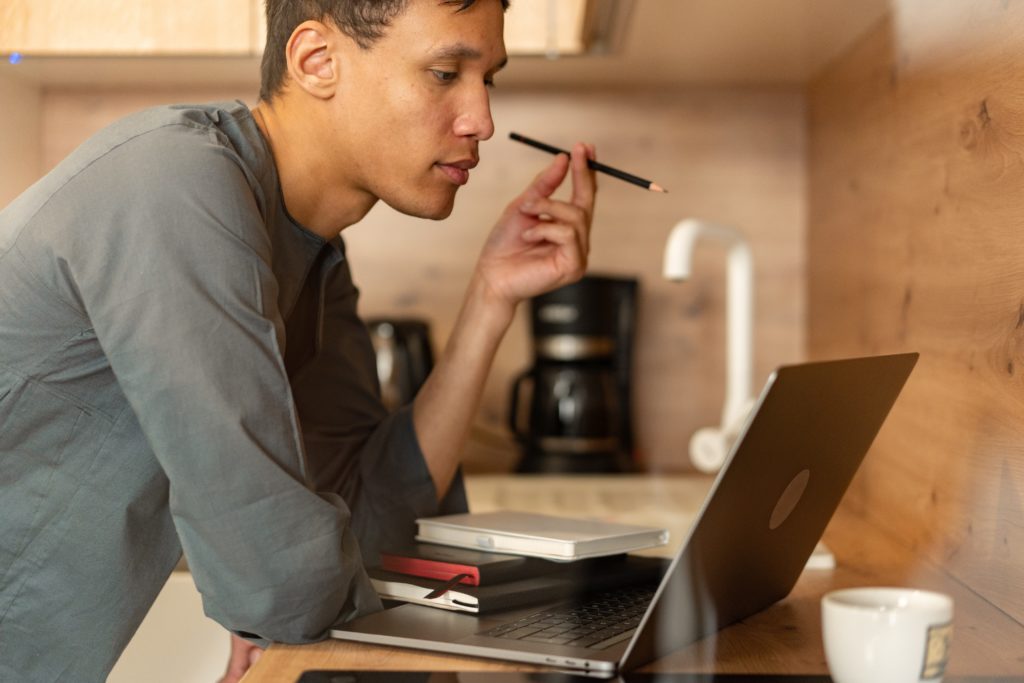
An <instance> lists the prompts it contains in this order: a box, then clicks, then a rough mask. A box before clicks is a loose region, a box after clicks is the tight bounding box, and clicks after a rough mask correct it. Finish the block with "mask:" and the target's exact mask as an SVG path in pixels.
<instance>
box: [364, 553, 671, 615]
mask: <svg viewBox="0 0 1024 683" xmlns="http://www.w3.org/2000/svg"><path fill="white" fill-rule="evenodd" d="M549 564H551V565H553V567H552V569H551V570H550V571H549V573H547V574H545V575H542V576H533V577H527V578H522V579H514V580H511V581H503V582H499V583H492V584H490V585H486V586H466V585H461V584H458V585H455V586H451V585H450V584H449V583H448V582H445V581H437V580H433V579H425V578H422V577H416V576H409V575H406V574H399V573H397V572H389V571H385V570H383V569H378V568H375V569H370V570H369V575H370V582H371V583H373V587H374V588H375V589H376V590H377V593H378V594H379V595H380V597H382V598H384V599H387V600H398V601H402V602H410V603H416V604H420V605H429V606H431V607H439V608H441V609H448V610H456V611H460V612H470V613H473V614H483V613H487V612H493V611H496V610H502V609H508V608H511V607H523V606H525V605H533V604H537V603H542V602H545V601H550V600H554V599H559V598H566V597H571V596H573V595H575V594H576V593H577V592H578V589H579V586H580V585H583V584H586V585H588V586H590V587H591V588H597V589H605V588H615V587H617V586H624V585H631V584H634V583H637V582H644V581H653V580H657V579H659V578H661V575H662V573H663V572H664V571H665V569H666V568H667V567H668V562H667V561H666V560H664V559H662V558H654V557H633V556H627V555H618V556H614V557H604V558H596V559H593V560H581V561H580V562H575V563H571V564H566V563H549ZM445 588H447V590H445ZM435 592H437V593H441V594H440V595H438V596H437V597H434V598H428V596H429V595H432V594H434V593H435Z"/></svg>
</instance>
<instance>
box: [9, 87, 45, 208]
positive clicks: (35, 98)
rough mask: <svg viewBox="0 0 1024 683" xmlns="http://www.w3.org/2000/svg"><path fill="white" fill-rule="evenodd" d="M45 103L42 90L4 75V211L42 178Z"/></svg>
mask: <svg viewBox="0 0 1024 683" xmlns="http://www.w3.org/2000/svg"><path fill="white" fill-rule="evenodd" d="M41 103H42V93H41V91H40V89H39V88H37V87H34V86H31V85H28V84H26V83H22V82H21V81H19V80H17V79H15V78H13V77H11V76H3V75H0V131H2V133H0V208H2V207H4V206H6V205H7V203H8V202H10V201H11V200H12V199H14V198H15V197H17V196H18V195H19V194H21V192H22V191H24V189H25V188H26V187H28V186H29V185H31V184H32V183H33V182H35V180H36V178H38V177H39V172H40V170H41V169H42V161H41V154H42V152H41V147H42V145H41V142H40V139H41V134H40V133H41V130H42V126H41V124H40V112H41V111H42V104H41Z"/></svg>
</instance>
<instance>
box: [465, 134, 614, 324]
mask: <svg viewBox="0 0 1024 683" xmlns="http://www.w3.org/2000/svg"><path fill="white" fill-rule="evenodd" d="M593 158H594V147H593V146H592V145H584V144H583V143H577V144H576V145H575V146H574V147H573V150H572V158H571V159H569V158H567V157H566V156H565V155H564V154H559V155H557V156H556V157H555V160H554V161H553V162H552V163H551V165H550V166H548V167H547V168H546V169H544V170H543V171H541V173H540V174H539V175H538V176H537V177H536V178H535V179H534V180H533V182H532V183H531V184H530V186H529V187H528V188H526V191H525V192H523V193H522V194H521V195H519V196H518V197H516V198H515V199H514V200H512V202H511V203H510V204H509V205H508V207H507V208H506V209H505V212H504V213H503V214H502V215H501V217H500V218H499V219H498V223H497V225H495V227H494V230H493V231H492V232H491V235H490V237H489V238H488V240H487V243H486V244H485V245H484V249H483V253H482V254H481V256H480V261H479V262H478V264H477V275H478V279H479V281H480V284H483V285H484V286H485V287H486V288H487V289H488V290H489V294H490V295H491V296H492V297H494V298H495V299H496V300H497V301H498V302H500V303H502V304H505V305H506V306H507V307H508V310H510V311H511V310H512V309H514V308H515V305H516V304H517V303H519V302H520V301H522V300H523V299H527V298H530V297H533V296H537V295H539V294H543V293H544V292H547V291H550V290H552V289H555V288H557V287H560V286H562V285H566V284H569V283H571V282H575V281H576V280H578V279H579V278H581V277H582V276H583V273H584V272H585V271H586V268H587V255H588V253H589V251H590V224H591V220H592V218H593V214H594V194H595V193H596V191H597V184H596V181H595V178H594V172H593V171H592V170H590V168H588V167H587V160H588V159H593ZM570 169H571V171H572V196H571V198H570V199H569V201H567V202H566V201H558V200H554V199H551V195H552V194H554V192H555V190H557V189H558V187H559V186H560V185H561V184H562V181H563V180H564V179H565V177H566V175H567V173H568V172H569V171H570Z"/></svg>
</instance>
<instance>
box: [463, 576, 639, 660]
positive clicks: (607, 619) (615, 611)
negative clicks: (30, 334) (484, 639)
mask: <svg viewBox="0 0 1024 683" xmlns="http://www.w3.org/2000/svg"><path fill="white" fill-rule="evenodd" d="M655 588H656V586H643V587H631V588H623V589H620V590H616V591H608V592H605V593H599V594H597V595H595V596H594V597H592V598H590V599H585V600H583V601H581V602H574V603H570V604H566V605H560V606H558V607H555V608H552V609H549V610H544V611H542V612H537V613H535V614H531V615H529V616H526V617H523V618H522V619H518V620H516V621H512V622H509V623H507V624H502V625H500V626H497V627H495V628H492V629H489V630H487V631H483V632H481V633H480V634H479V635H482V636H491V637H494V638H508V639H510V640H522V641H527V642H534V643H550V644H552V645H571V646H573V647H586V648H591V649H594V650H603V649H605V648H607V647H611V646H612V645H614V644H616V643H620V642H622V641H623V640H626V639H627V638H629V637H630V636H632V635H633V632H634V631H636V628H637V626H638V625H639V624H640V620H641V619H642V618H643V616H644V612H646V611H647V605H648V604H649V603H650V602H651V599H652V598H653V597H654V590H655Z"/></svg>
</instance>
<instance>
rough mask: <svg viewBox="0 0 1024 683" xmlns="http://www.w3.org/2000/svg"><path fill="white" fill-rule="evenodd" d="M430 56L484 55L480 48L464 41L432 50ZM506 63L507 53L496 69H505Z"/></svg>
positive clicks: (469, 57)
mask: <svg viewBox="0 0 1024 683" xmlns="http://www.w3.org/2000/svg"><path fill="white" fill-rule="evenodd" d="M430 56H431V57H432V58H434V59H481V58H482V57H483V55H482V54H481V53H480V51H479V50H477V49H476V48H473V47H470V46H469V45H466V44H464V43H455V44H454V45H447V46H445V47H442V48H440V49H439V50H437V51H436V52H432V53H431V55H430ZM506 64H508V56H507V55H506V56H505V57H504V58H503V59H502V60H501V61H500V62H499V63H498V64H497V65H495V67H494V70H495V71H498V70H500V69H503V68H505V65H506Z"/></svg>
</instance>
